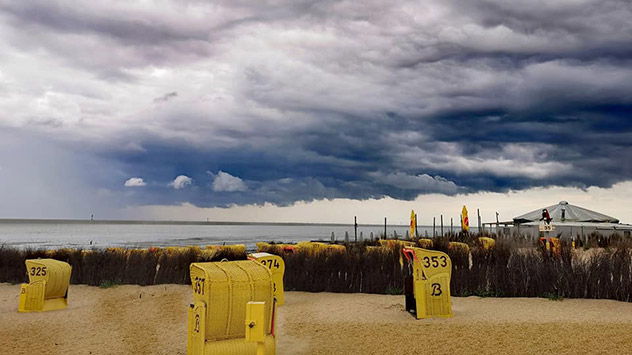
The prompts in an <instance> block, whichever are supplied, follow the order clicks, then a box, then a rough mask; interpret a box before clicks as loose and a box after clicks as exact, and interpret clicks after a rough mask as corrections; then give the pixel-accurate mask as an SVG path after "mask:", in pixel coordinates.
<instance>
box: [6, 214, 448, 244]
mask: <svg viewBox="0 0 632 355" xmlns="http://www.w3.org/2000/svg"><path fill="white" fill-rule="evenodd" d="M449 228H450V227H449V226H448V227H444V232H446V233H447V232H448V231H449ZM407 230H408V226H387V232H388V234H389V235H393V233H394V232H396V233H397V234H398V235H399V236H404V235H406V231H407ZM332 232H333V233H334V236H335V238H336V239H337V240H338V241H343V240H344V238H345V232H346V233H349V237H350V239H351V240H353V239H354V229H353V225H314V224H305V225H294V224H292V225H287V224H230V225H216V224H130V223H125V224H121V223H116V222H110V223H89V222H87V223H86V222H81V223H79V222H64V221H50V222H43V221H39V222H29V221H0V246H2V245H5V246H12V247H18V248H59V247H71V248H94V247H97V248H99V247H110V246H120V247H129V248H147V247H150V246H156V247H166V246H187V245H199V246H205V245H209V244H224V243H225V244H246V246H247V248H249V249H254V248H255V243H256V242H270V241H274V242H284V243H294V242H299V241H305V240H331V233H332ZM383 232H384V226H377V225H372V226H362V225H360V226H358V237H359V236H360V233H362V235H363V237H364V238H365V239H368V238H369V237H370V234H371V233H373V235H374V236H377V235H380V234H381V233H383ZM426 232H427V233H428V235H432V226H430V227H428V226H424V227H419V233H420V234H421V235H424V234H425V233H426ZM437 233H439V228H438V227H437Z"/></svg>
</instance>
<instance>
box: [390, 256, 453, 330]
mask: <svg viewBox="0 0 632 355" xmlns="http://www.w3.org/2000/svg"><path fill="white" fill-rule="evenodd" d="M402 253H403V254H404V256H405V257H406V259H407V260H408V263H409V265H410V264H412V277H408V278H407V279H406V280H405V284H404V294H405V295H406V310H407V311H408V312H410V313H411V314H413V315H414V316H415V317H416V318H417V319H422V318H432V317H452V302H451V300H450V276H451V273H452V261H451V260H450V257H449V256H448V255H447V254H446V253H443V252H440V251H435V250H427V249H421V248H403V249H402Z"/></svg>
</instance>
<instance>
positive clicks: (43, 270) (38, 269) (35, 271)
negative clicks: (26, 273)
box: [31, 266, 46, 276]
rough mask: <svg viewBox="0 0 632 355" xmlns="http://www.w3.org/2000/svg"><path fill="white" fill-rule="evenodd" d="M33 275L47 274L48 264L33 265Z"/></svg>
mask: <svg viewBox="0 0 632 355" xmlns="http://www.w3.org/2000/svg"><path fill="white" fill-rule="evenodd" d="M31 276H46V266H42V267H39V266H38V267H31Z"/></svg>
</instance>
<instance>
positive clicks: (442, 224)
mask: <svg viewBox="0 0 632 355" xmlns="http://www.w3.org/2000/svg"><path fill="white" fill-rule="evenodd" d="M441 236H442V237H443V215H441Z"/></svg>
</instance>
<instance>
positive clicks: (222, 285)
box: [187, 260, 276, 355]
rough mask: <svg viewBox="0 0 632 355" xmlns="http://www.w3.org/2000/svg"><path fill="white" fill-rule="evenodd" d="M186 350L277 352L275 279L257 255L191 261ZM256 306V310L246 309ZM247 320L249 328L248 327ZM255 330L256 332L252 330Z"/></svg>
mask: <svg viewBox="0 0 632 355" xmlns="http://www.w3.org/2000/svg"><path fill="white" fill-rule="evenodd" d="M190 271H191V286H192V289H193V304H191V307H190V308H189V323H188V344H187V349H188V350H187V354H188V355H209V354H240V355H248V354H252V355H255V354H259V352H258V350H259V351H263V354H266V355H274V354H276V338H275V334H274V324H275V319H276V314H275V313H276V303H275V300H274V282H273V278H272V274H271V272H270V270H269V269H268V267H267V266H265V265H263V264H262V263H260V262H258V261H256V260H239V261H228V262H208V263H193V264H191V266H190ZM257 304H258V305H259V306H260V308H257V309H259V311H258V312H255V313H256V314H255V315H250V313H251V312H249V309H250V308H251V307H254V306H256V305H257ZM249 325H251V327H249ZM255 330H257V331H258V332H259V331H260V335H261V336H259V337H255V336H253V335H252V334H254V333H253V332H254V331H255Z"/></svg>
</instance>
